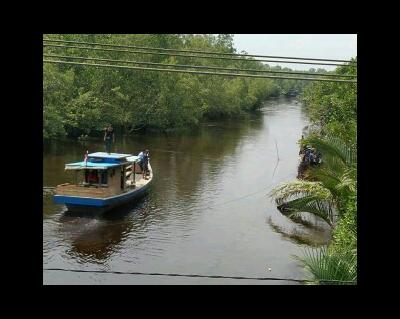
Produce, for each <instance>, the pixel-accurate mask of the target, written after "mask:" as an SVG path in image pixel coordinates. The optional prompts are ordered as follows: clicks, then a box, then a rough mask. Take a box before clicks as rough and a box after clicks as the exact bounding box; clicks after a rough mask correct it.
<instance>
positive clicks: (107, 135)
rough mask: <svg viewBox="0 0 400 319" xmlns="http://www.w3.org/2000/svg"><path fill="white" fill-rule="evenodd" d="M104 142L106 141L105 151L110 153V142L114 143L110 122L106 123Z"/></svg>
mask: <svg viewBox="0 0 400 319" xmlns="http://www.w3.org/2000/svg"><path fill="white" fill-rule="evenodd" d="M104 142H105V143H106V152H107V153H108V154H110V153H111V147H112V143H115V134H114V129H113V127H112V125H111V124H108V126H107V128H106V129H105V132H104Z"/></svg>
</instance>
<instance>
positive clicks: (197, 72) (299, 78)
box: [43, 60, 357, 83]
mask: <svg viewBox="0 0 400 319" xmlns="http://www.w3.org/2000/svg"><path fill="white" fill-rule="evenodd" d="M43 62H45V63H57V64H70V65H86V66H93V67H103V68H115V69H127V70H148V71H157V72H173V73H190V74H204V75H222V76H232V77H249V78H266V79H284V80H304V81H324V82H343V83H357V81H355V80H341V79H320V78H301V77H284V76H273V75H261V74H260V75H259V74H244V73H223V72H218V73H217V72H206V71H192V70H175V69H165V68H161V69H160V68H144V67H137V66H126V65H111V64H95V63H83V62H70V61H59V60H43Z"/></svg>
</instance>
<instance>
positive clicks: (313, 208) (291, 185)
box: [270, 136, 357, 284]
mask: <svg viewBox="0 0 400 319" xmlns="http://www.w3.org/2000/svg"><path fill="white" fill-rule="evenodd" d="M305 143H307V144H311V145H312V146H314V147H315V148H316V149H318V150H319V151H320V152H321V153H322V156H323V163H322V164H321V165H320V166H319V167H315V168H310V172H309V176H310V177H311V179H312V180H313V181H306V180H295V181H292V182H288V183H284V184H281V185H280V186H278V187H276V188H275V189H273V190H272V191H271V193H270V196H273V197H275V201H276V203H277V205H278V208H279V209H280V210H281V212H282V213H284V214H286V215H287V216H289V217H294V216H299V215H300V214H301V213H302V212H308V213H310V214H313V215H315V216H318V217H320V218H322V219H323V220H324V221H325V222H326V223H328V224H329V226H331V227H332V228H334V227H335V225H336V222H337V220H338V218H340V217H342V216H343V215H344V214H345V213H346V209H347V205H348V203H349V201H351V200H352V198H354V197H355V196H356V193H357V153H356V151H355V150H352V149H350V148H348V147H347V146H346V145H345V144H344V142H343V141H341V140H340V139H338V138H335V137H332V136H326V137H317V136H312V137H310V138H307V139H306V140H305ZM346 216H347V215H346ZM344 220H345V219H344ZM350 233H351V234H352V235H354V236H357V230H356V229H351V230H350ZM346 235H348V233H346ZM331 247H332V248H331ZM331 247H329V248H322V249H320V250H313V251H306V255H305V257H303V258H299V257H295V258H296V259H298V260H300V261H301V262H302V263H303V265H304V266H305V267H306V268H307V269H308V270H309V271H310V273H311V274H312V275H313V277H314V280H315V282H316V283H321V284H324V283H330V284H333V283H339V284H340V283H342V282H355V281H356V280H357V249H354V248H352V249H350V250H349V249H346V248H345V249H336V248H335V246H334V245H333V246H331Z"/></svg>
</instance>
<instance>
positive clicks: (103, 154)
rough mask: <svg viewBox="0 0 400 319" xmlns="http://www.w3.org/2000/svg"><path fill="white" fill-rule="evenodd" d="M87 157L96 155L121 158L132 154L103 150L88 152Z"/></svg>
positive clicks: (98, 156)
mask: <svg viewBox="0 0 400 319" xmlns="http://www.w3.org/2000/svg"><path fill="white" fill-rule="evenodd" d="M88 156H89V157H97V158H116V159H121V158H125V157H128V156H132V154H120V153H110V154H108V153H105V152H96V153H91V154H88Z"/></svg>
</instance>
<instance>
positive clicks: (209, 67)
mask: <svg viewBox="0 0 400 319" xmlns="http://www.w3.org/2000/svg"><path fill="white" fill-rule="evenodd" d="M43 56H44V57H49V58H63V59H73V60H91V61H102V62H120V63H130V64H139V65H158V66H166V67H179V68H194V69H213V70H224V71H241V72H257V73H278V74H279V73H280V74H299V75H312V76H325V77H335V78H338V77H350V78H354V77H356V75H347V74H329V73H312V72H296V71H275V70H255V69H237V68H224V67H217V66H203V65H189V64H167V63H156V62H143V61H129V60H113V59H102V58H91V57H77V56H68V55H58V54H43Z"/></svg>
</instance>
